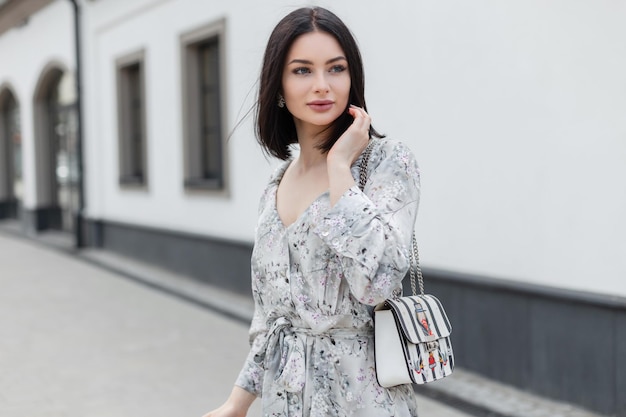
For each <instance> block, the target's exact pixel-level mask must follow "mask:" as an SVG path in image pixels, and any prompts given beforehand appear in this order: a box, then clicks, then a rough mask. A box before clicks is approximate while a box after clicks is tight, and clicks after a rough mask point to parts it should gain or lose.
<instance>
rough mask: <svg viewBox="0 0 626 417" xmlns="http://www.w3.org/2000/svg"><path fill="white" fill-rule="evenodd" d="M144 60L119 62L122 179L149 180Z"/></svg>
mask: <svg viewBox="0 0 626 417" xmlns="http://www.w3.org/2000/svg"><path fill="white" fill-rule="evenodd" d="M143 78H144V76H143V62H142V61H135V62H131V63H127V64H123V65H118V115H119V117H118V123H119V151H120V155H119V157H120V158H119V164H120V166H119V167H120V177H119V180H120V183H121V184H129V185H130V184H138V185H143V184H145V183H146V180H147V178H146V139H145V132H146V128H145V94H144V79H143Z"/></svg>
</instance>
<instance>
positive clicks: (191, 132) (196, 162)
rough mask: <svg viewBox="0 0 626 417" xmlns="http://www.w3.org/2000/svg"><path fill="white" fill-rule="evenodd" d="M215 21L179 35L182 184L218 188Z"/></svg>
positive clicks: (220, 156)
mask: <svg viewBox="0 0 626 417" xmlns="http://www.w3.org/2000/svg"><path fill="white" fill-rule="evenodd" d="M222 32H223V25H222V24H217V25H213V26H211V27H208V28H204V29H202V30H200V31H196V32H194V33H191V34H188V35H185V36H183V39H182V47H183V52H184V53H183V76H184V78H183V80H184V83H183V84H184V86H183V88H184V90H183V91H184V115H183V116H184V118H183V120H184V123H185V126H184V129H185V132H184V133H185V187H186V188H188V189H211V190H222V189H224V188H225V180H224V144H223V140H224V137H223V136H224V129H223V126H222V121H223V110H222V107H223V97H222V92H223V87H222V84H223V78H222V66H223V62H222V53H223V51H222V39H223V35H222Z"/></svg>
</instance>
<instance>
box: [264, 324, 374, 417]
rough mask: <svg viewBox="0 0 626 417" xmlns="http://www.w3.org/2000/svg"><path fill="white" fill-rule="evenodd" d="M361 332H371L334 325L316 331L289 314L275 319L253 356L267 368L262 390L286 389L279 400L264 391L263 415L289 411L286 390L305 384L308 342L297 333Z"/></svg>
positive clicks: (280, 413)
mask: <svg viewBox="0 0 626 417" xmlns="http://www.w3.org/2000/svg"><path fill="white" fill-rule="evenodd" d="M358 334H361V335H364V336H365V335H367V334H368V332H367V331H363V330H360V331H357V330H355V329H332V330H330V331H328V332H324V333H315V332H314V331H313V330H312V329H307V328H297V327H293V326H292V325H291V322H290V321H289V319H287V318H286V317H278V318H277V319H276V320H274V322H273V323H272V325H271V326H269V330H268V332H267V337H266V339H265V343H264V345H263V346H262V348H261V349H260V351H259V354H258V355H257V356H256V357H255V358H254V360H255V362H256V363H258V364H259V365H261V366H262V367H263V368H264V370H265V372H264V376H263V388H262V390H263V391H262V392H264V393H267V392H270V390H273V391H274V392H276V391H277V390H279V391H280V390H282V391H283V393H282V395H280V394H279V395H278V397H277V398H279V399H280V400H279V401H276V400H275V401H273V402H271V403H270V401H271V400H270V399H271V398H272V396H270V395H263V398H262V401H263V411H264V415H268V416H275V415H276V416H282V415H287V393H288V392H300V391H302V389H303V388H304V384H305V381H306V361H305V357H306V345H305V338H304V337H298V335H305V336H331V335H337V336H340V335H346V336H347V335H349V336H355V335H358Z"/></svg>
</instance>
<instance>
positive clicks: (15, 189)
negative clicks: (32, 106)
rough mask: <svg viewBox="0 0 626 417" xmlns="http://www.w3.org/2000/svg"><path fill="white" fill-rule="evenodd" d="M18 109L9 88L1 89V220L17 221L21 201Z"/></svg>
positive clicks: (20, 136) (20, 148)
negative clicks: (14, 219) (11, 219)
mask: <svg viewBox="0 0 626 417" xmlns="http://www.w3.org/2000/svg"><path fill="white" fill-rule="evenodd" d="M22 190H23V189H22V135H21V127H20V108H19V104H18V102H17V100H16V98H15V95H14V94H13V93H12V92H11V89H10V88H8V87H0V219H6V218H18V217H19V212H20V206H21V201H22V195H23V191H22Z"/></svg>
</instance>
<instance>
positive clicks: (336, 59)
mask: <svg viewBox="0 0 626 417" xmlns="http://www.w3.org/2000/svg"><path fill="white" fill-rule="evenodd" d="M341 60H344V61H347V59H346V57H345V56H338V57H335V58H333V59H329V60H328V61H326V65H328V64H332V63H333V62H337V61H341ZM291 64H305V65H313V62H311V61H309V60H307V59H293V60H291V61H289V63H288V64H287V65H291Z"/></svg>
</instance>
